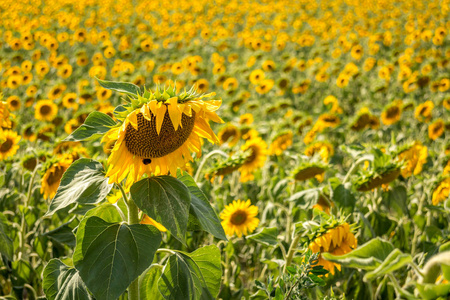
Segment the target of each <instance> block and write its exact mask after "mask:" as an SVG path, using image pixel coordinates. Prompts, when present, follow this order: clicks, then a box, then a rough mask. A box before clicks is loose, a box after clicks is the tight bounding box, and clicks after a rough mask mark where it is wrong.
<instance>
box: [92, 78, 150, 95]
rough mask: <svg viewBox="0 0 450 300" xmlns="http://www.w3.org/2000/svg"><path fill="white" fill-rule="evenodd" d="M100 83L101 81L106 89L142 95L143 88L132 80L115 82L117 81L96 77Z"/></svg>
mask: <svg viewBox="0 0 450 300" xmlns="http://www.w3.org/2000/svg"><path fill="white" fill-rule="evenodd" d="M96 79H97V81H98V83H100V85H101V86H102V87H104V88H105V89H108V90H113V91H116V92H119V93H125V94H128V95H131V96H135V97H136V95H140V94H141V90H140V89H139V87H138V86H137V85H135V84H133V83H130V82H115V81H106V80H101V79H98V78H96Z"/></svg>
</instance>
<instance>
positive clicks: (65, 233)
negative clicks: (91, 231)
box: [44, 217, 79, 248]
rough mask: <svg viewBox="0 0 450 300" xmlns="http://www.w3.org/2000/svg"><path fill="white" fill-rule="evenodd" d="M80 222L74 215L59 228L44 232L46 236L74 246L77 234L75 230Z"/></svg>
mask: <svg viewBox="0 0 450 300" xmlns="http://www.w3.org/2000/svg"><path fill="white" fill-rule="evenodd" d="M78 223H79V222H78V219H77V218H76V217H73V218H71V219H70V220H69V221H68V222H66V223H64V224H62V225H61V226H59V227H58V228H56V229H53V230H51V231H48V232H46V233H44V236H47V237H49V238H50V239H52V240H54V241H56V242H58V243H61V244H65V245H67V246H69V247H71V248H73V247H75V235H74V234H73V230H74V228H75V227H77V225H78Z"/></svg>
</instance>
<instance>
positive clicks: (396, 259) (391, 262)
mask: <svg viewBox="0 0 450 300" xmlns="http://www.w3.org/2000/svg"><path fill="white" fill-rule="evenodd" d="M410 262H412V257H411V255H409V254H404V253H402V252H401V251H400V250H399V249H394V251H392V252H391V253H390V254H389V255H388V257H386V259H385V260H384V261H383V262H382V263H381V265H379V266H378V267H377V268H376V269H375V270H373V271H371V272H368V273H367V274H366V275H365V276H364V280H365V281H370V280H372V279H374V278H377V277H381V276H384V275H386V274H388V273H392V272H394V271H395V270H397V269H400V268H401V267H403V266H405V265H406V264H409V263H410Z"/></svg>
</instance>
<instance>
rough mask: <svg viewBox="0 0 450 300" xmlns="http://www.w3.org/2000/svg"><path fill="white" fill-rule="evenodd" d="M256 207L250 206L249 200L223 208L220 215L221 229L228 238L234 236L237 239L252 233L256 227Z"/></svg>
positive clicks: (257, 222)
mask: <svg viewBox="0 0 450 300" xmlns="http://www.w3.org/2000/svg"><path fill="white" fill-rule="evenodd" d="M257 215H258V207H257V206H255V205H251V202H250V200H247V201H245V202H244V201H241V200H237V201H233V203H231V204H228V205H227V206H225V209H224V210H223V211H222V212H221V213H220V218H221V219H222V227H223V229H224V230H225V233H226V234H227V235H229V236H231V235H234V234H236V235H237V236H238V237H241V236H242V235H247V234H249V233H252V232H253V231H254V230H255V229H256V227H258V224H259V219H258V218H257V217H256V216H257Z"/></svg>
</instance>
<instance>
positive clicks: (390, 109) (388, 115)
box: [381, 100, 402, 125]
mask: <svg viewBox="0 0 450 300" xmlns="http://www.w3.org/2000/svg"><path fill="white" fill-rule="evenodd" d="M401 116H402V100H396V101H394V102H393V103H391V104H389V105H388V106H386V107H385V108H384V110H383V112H382V113H381V122H383V124H384V125H392V124H394V123H397V122H398V121H400V117H401Z"/></svg>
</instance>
